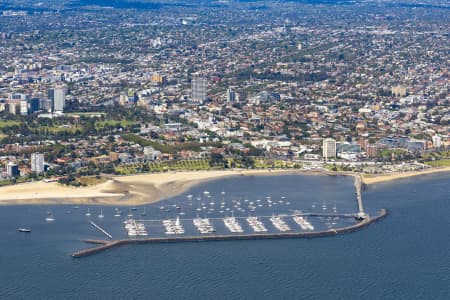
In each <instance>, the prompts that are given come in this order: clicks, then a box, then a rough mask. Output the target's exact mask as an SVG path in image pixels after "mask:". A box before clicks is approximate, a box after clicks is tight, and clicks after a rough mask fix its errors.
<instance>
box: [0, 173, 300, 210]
mask: <svg viewBox="0 0 450 300" xmlns="http://www.w3.org/2000/svg"><path fill="white" fill-rule="evenodd" d="M282 173H283V174H288V173H300V172H295V171H293V170H270V171H269V170H240V171H236V170H227V171H225V170H224V171H197V172H167V173H153V174H142V175H132V176H120V177H111V178H110V179H109V180H107V181H106V182H104V183H101V184H98V185H95V186H88V187H69V186H63V185H61V184H59V183H56V182H52V183H45V182H43V181H39V182H32V183H24V184H17V185H12V186H6V187H1V188H0V205H14V204H103V205H140V204H145V203H152V202H156V201H159V200H162V199H165V198H168V197H173V196H176V195H179V194H181V193H183V192H185V191H187V190H189V189H190V188H191V187H192V186H194V185H196V184H199V183H203V182H206V181H208V180H213V179H218V178H221V177H229V176H252V175H273V174H282Z"/></svg>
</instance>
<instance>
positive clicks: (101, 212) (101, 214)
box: [98, 208, 105, 219]
mask: <svg viewBox="0 0 450 300" xmlns="http://www.w3.org/2000/svg"><path fill="white" fill-rule="evenodd" d="M98 217H99V218H100V219H103V218H104V217H105V216H104V215H103V209H101V208H100V214H99V215H98Z"/></svg>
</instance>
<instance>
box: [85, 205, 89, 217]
mask: <svg viewBox="0 0 450 300" xmlns="http://www.w3.org/2000/svg"><path fill="white" fill-rule="evenodd" d="M84 215H85V216H86V217H90V216H91V212H90V211H89V207H88V209H87V212H86V213H85V214H84Z"/></svg>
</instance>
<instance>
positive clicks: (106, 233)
mask: <svg viewBox="0 0 450 300" xmlns="http://www.w3.org/2000/svg"><path fill="white" fill-rule="evenodd" d="M89 223H91V225H92V226H94V227H95V228H97V229H98V230H99V231H100V232H101V233H103V234H104V235H106V236H107V237H109V238H110V239H112V235H110V234H109V233H108V232H106V230H105V229H103V228H101V227H100V226H98V225H97V224H95V223H94V221H89Z"/></svg>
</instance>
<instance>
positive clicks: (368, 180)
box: [361, 166, 450, 185]
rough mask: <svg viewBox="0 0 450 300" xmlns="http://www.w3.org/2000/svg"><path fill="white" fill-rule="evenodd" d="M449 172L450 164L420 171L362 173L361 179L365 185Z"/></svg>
mask: <svg viewBox="0 0 450 300" xmlns="http://www.w3.org/2000/svg"><path fill="white" fill-rule="evenodd" d="M445 172H450V166H449V167H440V168H429V169H424V170H420V171H409V172H401V173H398V172H397V173H390V174H377V175H375V176H367V175H364V174H362V175H361V178H362V180H363V183H364V184H366V185H371V184H376V183H383V182H390V181H395V180H398V179H406V178H411V177H416V176H421V175H431V174H438V173H445Z"/></svg>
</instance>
